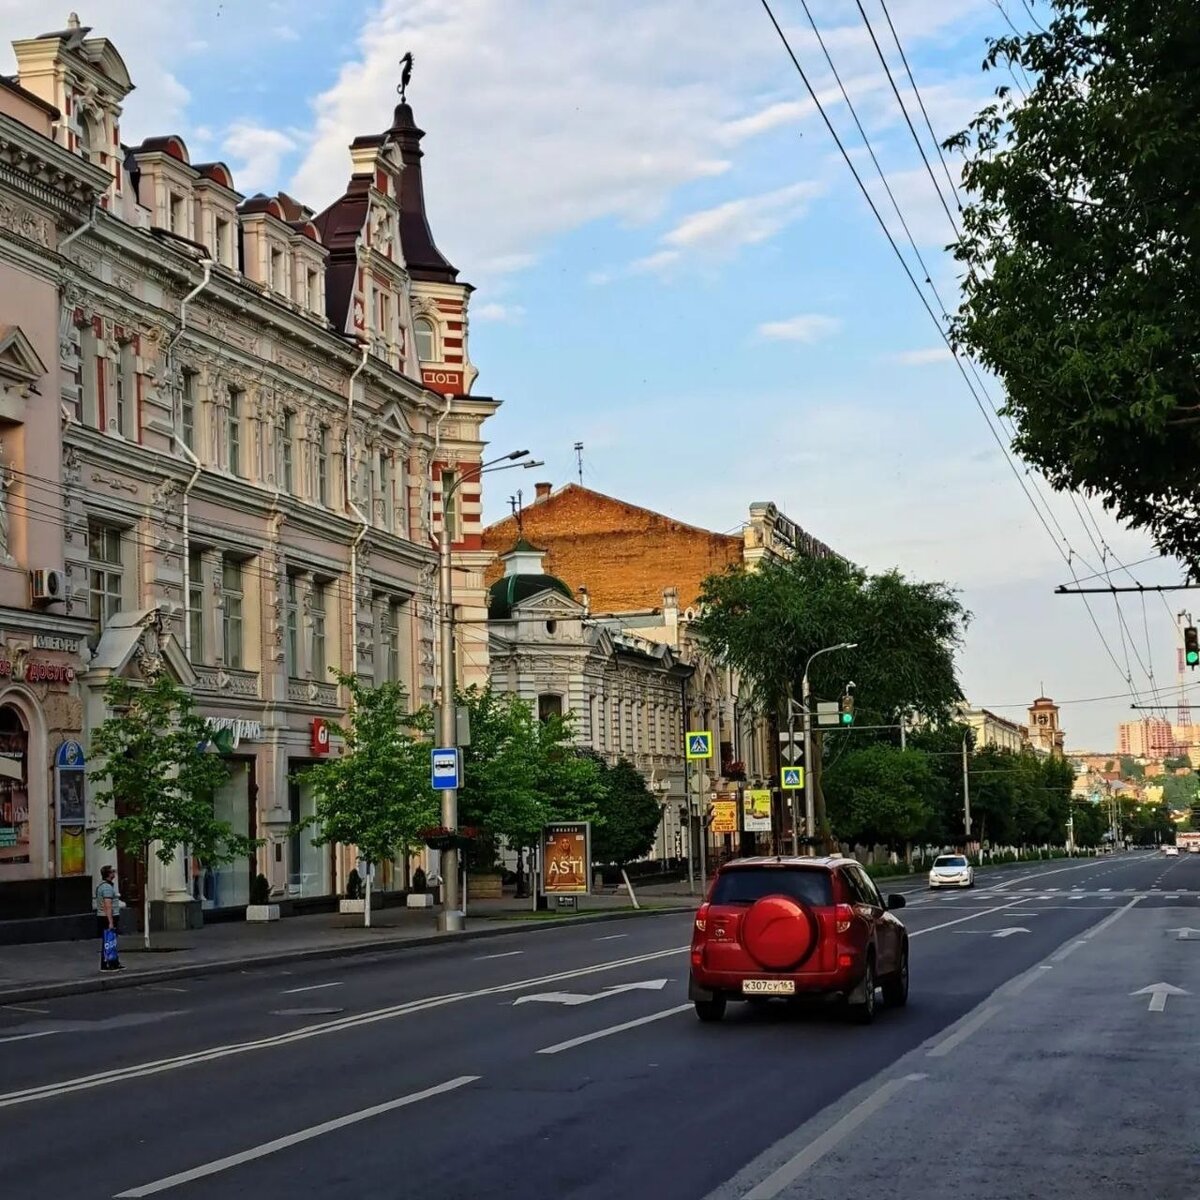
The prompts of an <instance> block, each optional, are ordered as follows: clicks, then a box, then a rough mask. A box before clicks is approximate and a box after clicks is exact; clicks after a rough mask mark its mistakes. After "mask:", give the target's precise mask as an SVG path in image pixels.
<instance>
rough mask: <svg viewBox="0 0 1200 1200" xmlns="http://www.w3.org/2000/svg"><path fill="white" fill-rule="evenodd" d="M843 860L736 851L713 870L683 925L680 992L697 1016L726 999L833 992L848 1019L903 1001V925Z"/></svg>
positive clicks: (865, 1018)
mask: <svg viewBox="0 0 1200 1200" xmlns="http://www.w3.org/2000/svg"><path fill="white" fill-rule="evenodd" d="M903 907H904V897H903V896H889V897H888V898H887V901H886V903H885V902H884V899H883V897H882V896H881V895H880V894H879V889H878V888H876V886H875V883H874V881H873V880H872V879H871V877H870V876H869V875H868V874H867V873H866V871H864V870H863V869H862V867H861V866H859V864H858V863H857V862H855V861H854V860H853V859H847V858H740V859H734V860H733V861H732V862H729V863H726V864H725V865H724V866H722V867H721V869H720V870H719V871H718V872H717V874H716V875H715V876H714V877H713V881H712V885H711V886H710V888H709V891H708V897H707V899H706V901H705V903H704V904H702V905H701V906H700V910H699V912H697V913H696V925H695V929H694V930H693V932H692V955H691V959H692V961H691V977H690V979H689V981H688V998H689V999H690V1000H693V1001H694V1002H695V1005H696V1015H697V1016H698V1017H699V1018H700V1020H702V1021H719V1020H720V1019H721V1018H722V1017H723V1016H724V1015H725V1005H726V1003H727V1002H728V1001H730V1000H762V999H766V998H769V997H771V996H792V997H794V996H799V995H809V996H811V995H838V996H841V997H842V998H843V1000H844V1002H845V1004H846V1006H847V1009H848V1011H849V1013H850V1015H852V1016H853V1017H854V1018H855V1019H856V1020H858V1021H859V1022H861V1023H862V1024H868V1023H869V1022H870V1021H872V1020H873V1019H874V1017H875V989H876V988H877V987H878V988H881V989H882V991H883V998H884V1001H885V1002H886V1003H887V1004H891V1005H896V1006H901V1005H904V1004H905V1003H907V1001H908V932H907V931H906V930H905V928H904V925H903V923H902V922H901V921H900V920H899V919H898V918H897V917H895V916H893V915H892V913H891V911H889V910H891V909H895V908H903Z"/></svg>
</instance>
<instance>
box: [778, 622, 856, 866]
mask: <svg viewBox="0 0 1200 1200" xmlns="http://www.w3.org/2000/svg"><path fill="white" fill-rule="evenodd" d="M857 645H858V643H857V642H838V644H837V645H836V646H826V647H825V648H824V649H823V650H818V651H816V652H815V653H814V654H810V655H809V658H808V662H806V663H805V664H804V678H803V679H802V680H801V681H800V703H801V706H802V707H803V709H804V831H805V833H806V834H807V835H808V837H809V838H810V839H811V838H812V837H813V835H814V833H815V830H816V824H817V818H816V806H815V800H814V796H813V771H812V703H811V701H812V695H811V692H810V690H809V686H808V669H809V667H811V666H812V665H813V662H814V661H815V660H816V659H818V658H820V657H821V655H822V654H832V653H833V652H834V651H835V650H853V649H854V648H855V647H856V646H857ZM792 796H793V799H792V853H793V854H796V855H799V853H800V839H799V834H798V831H797V829H796V824H797V822H796V801H795V798H794V797H795V793H794V792H793V793H792Z"/></svg>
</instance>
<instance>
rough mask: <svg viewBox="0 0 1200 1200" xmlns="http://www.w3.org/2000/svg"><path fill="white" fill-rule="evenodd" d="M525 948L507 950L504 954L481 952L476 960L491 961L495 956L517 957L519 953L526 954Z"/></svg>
mask: <svg viewBox="0 0 1200 1200" xmlns="http://www.w3.org/2000/svg"><path fill="white" fill-rule="evenodd" d="M524 953H525V951H524V950H505V951H504V953H503V954H481V955H480V956H479V957H478V958H477V959H476V960H475V961H476V962H491V960H492V959H493V958H516V956H517V955H518V954H524Z"/></svg>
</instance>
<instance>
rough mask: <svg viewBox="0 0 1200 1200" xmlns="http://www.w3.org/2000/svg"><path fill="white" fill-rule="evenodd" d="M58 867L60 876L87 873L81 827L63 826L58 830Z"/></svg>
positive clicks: (85, 850) (85, 849) (85, 851)
mask: <svg viewBox="0 0 1200 1200" xmlns="http://www.w3.org/2000/svg"><path fill="white" fill-rule="evenodd" d="M58 866H59V873H60V874H62V875H84V874H86V873H87V842H86V841H85V839H84V836H83V826H82V825H63V826H61V827H60V828H59V831H58Z"/></svg>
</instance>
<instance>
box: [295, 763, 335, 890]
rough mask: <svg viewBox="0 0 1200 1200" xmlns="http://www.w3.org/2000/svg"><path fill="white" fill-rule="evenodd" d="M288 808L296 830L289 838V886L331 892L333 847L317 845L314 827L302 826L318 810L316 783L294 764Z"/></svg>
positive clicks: (296, 888)
mask: <svg viewBox="0 0 1200 1200" xmlns="http://www.w3.org/2000/svg"><path fill="white" fill-rule="evenodd" d="M288 808H289V810H290V813H291V818H292V828H293V829H295V830H296V832H295V833H293V834H292V835H291V837H290V838H289V840H288V890H289V891H290V892H291V893H292V895H298V896H328V895H330V893H331V892H332V891H333V872H332V869H331V866H330V856H331V850H330V848H329V847H328V846H314V845H313V833H312V830H311V829H304V830H302V829H300V828H299V826H300V824H301V823H302V822H303V821H307V820H309V819H310V818H312V817H313V816H314V815H315V814H316V811H317V802H316V797H315V796H314V794H313V789H312V786H311V785H310V784H309V783H308V782H307V780H305V778H304V775H303V773H297V772H296V771H295V768H294V766H293V767H292V769H291V770H289V779H288Z"/></svg>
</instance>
